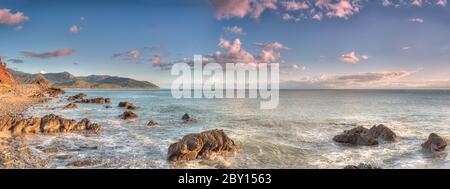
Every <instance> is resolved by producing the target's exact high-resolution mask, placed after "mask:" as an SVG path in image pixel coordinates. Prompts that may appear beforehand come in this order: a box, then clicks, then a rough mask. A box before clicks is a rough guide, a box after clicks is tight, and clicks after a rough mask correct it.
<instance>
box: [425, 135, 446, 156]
mask: <svg viewBox="0 0 450 189" xmlns="http://www.w3.org/2000/svg"><path fill="white" fill-rule="evenodd" d="M446 147H447V141H446V140H445V139H444V138H442V137H440V136H439V135H437V134H436V133H431V134H430V136H428V140H427V141H426V142H425V143H423V144H422V148H424V149H425V150H429V151H431V152H442V151H444V150H445V148H446Z"/></svg>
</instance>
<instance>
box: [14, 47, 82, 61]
mask: <svg viewBox="0 0 450 189" xmlns="http://www.w3.org/2000/svg"><path fill="white" fill-rule="evenodd" d="M73 52H75V51H74V50H73V49H70V48H62V49H58V50H55V51H50V52H43V53H36V52H32V51H22V52H21V53H22V54H23V55H24V56H27V57H32V58H42V59H47V58H57V57H63V56H69V55H71V54H72V53H73Z"/></svg>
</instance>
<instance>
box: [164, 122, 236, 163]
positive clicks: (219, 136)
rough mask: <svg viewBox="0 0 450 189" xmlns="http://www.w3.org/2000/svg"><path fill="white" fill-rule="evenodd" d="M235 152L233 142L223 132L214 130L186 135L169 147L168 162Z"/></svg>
mask: <svg viewBox="0 0 450 189" xmlns="http://www.w3.org/2000/svg"><path fill="white" fill-rule="evenodd" d="M236 150H237V145H236V144H235V143H234V141H233V140H232V139H230V138H228V136H227V135H226V134H225V133H224V132H223V130H219V129H215V130H210V131H204V132H201V133H195V134H188V135H186V136H184V137H183V138H182V139H181V140H180V141H178V142H176V143H173V144H171V145H170V146H169V150H168V160H169V161H179V160H195V159H208V158H209V157H210V156H212V155H222V154H224V153H230V152H234V151H236Z"/></svg>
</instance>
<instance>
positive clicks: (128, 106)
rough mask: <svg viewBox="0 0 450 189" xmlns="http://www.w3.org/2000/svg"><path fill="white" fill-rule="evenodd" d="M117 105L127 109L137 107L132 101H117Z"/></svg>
mask: <svg viewBox="0 0 450 189" xmlns="http://www.w3.org/2000/svg"><path fill="white" fill-rule="evenodd" d="M119 107H120V108H125V109H127V110H135V109H137V106H136V105H134V104H133V103H130V102H120V103H119Z"/></svg>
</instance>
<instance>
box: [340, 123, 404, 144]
mask: <svg viewBox="0 0 450 189" xmlns="http://www.w3.org/2000/svg"><path fill="white" fill-rule="evenodd" d="M396 138H397V135H396V134H395V133H394V132H393V131H392V130H391V129H389V128H388V127H386V126H384V125H375V126H373V127H372V128H370V129H367V128H365V127H361V126H360V127H356V128H353V129H351V130H348V131H344V133H343V134H340V135H337V136H335V137H333V140H334V141H335V142H338V143H347V144H352V145H363V146H373V145H378V144H379V140H384V141H388V142H394V141H395V140H396Z"/></svg>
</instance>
